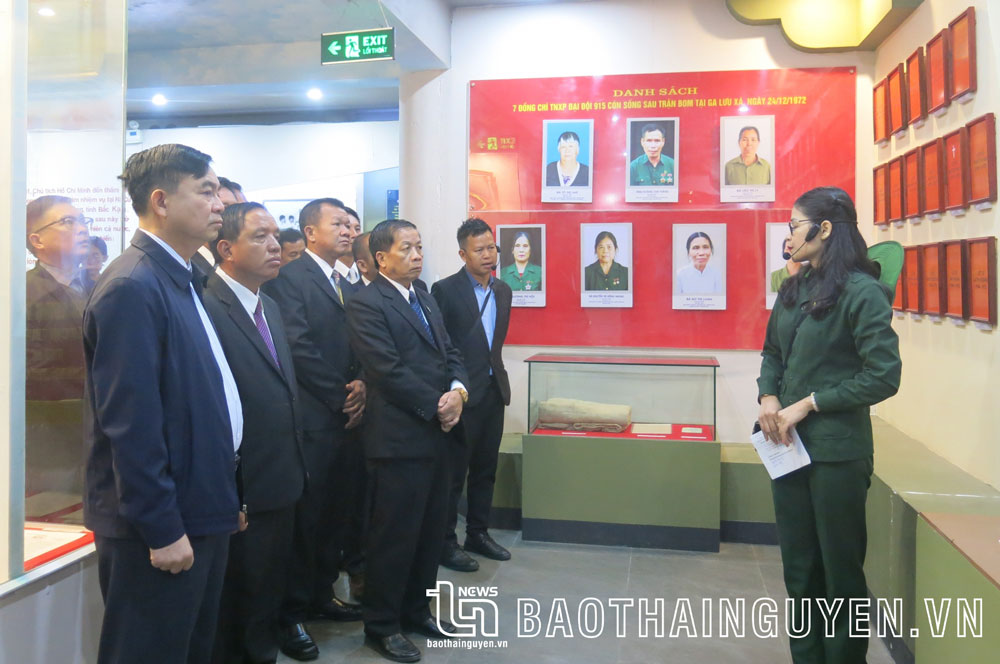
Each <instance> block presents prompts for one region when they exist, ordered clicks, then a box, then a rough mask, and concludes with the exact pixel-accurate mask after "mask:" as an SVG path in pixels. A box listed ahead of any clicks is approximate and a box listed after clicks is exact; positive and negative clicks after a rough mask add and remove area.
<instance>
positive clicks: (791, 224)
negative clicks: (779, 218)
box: [788, 217, 816, 233]
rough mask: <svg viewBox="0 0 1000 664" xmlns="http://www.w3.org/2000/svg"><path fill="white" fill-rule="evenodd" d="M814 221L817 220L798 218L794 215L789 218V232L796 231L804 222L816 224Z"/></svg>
mask: <svg viewBox="0 0 1000 664" xmlns="http://www.w3.org/2000/svg"><path fill="white" fill-rule="evenodd" d="M814 223H816V222H815V221H813V220H812V219H796V218H795V217H792V218H791V219H789V220H788V232H789V233H795V229H796V228H798V227H799V226H801V225H802V224H814Z"/></svg>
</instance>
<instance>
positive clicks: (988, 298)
mask: <svg viewBox="0 0 1000 664" xmlns="http://www.w3.org/2000/svg"><path fill="white" fill-rule="evenodd" d="M966 246H967V247H968V262H967V263H966V273H965V275H966V277H967V279H968V282H969V320H973V321H976V322H979V323H985V324H987V325H990V326H993V327H996V324H997V239H996V237H981V238H976V239H974V240H966Z"/></svg>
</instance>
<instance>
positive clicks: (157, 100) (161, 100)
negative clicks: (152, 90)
mask: <svg viewBox="0 0 1000 664" xmlns="http://www.w3.org/2000/svg"><path fill="white" fill-rule="evenodd" d="M152 101H153V103H154V104H156V105H157V106H166V105H167V98H166V97H164V96H163V95H161V94H160V93H156V94H155V95H153V100H152Z"/></svg>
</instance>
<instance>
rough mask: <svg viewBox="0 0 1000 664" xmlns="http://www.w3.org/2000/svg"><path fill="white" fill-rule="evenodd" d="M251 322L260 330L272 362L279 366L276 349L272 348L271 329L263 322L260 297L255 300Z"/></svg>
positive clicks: (262, 307) (262, 304)
mask: <svg viewBox="0 0 1000 664" xmlns="http://www.w3.org/2000/svg"><path fill="white" fill-rule="evenodd" d="M253 322H254V323H256V324H257V331H258V332H260V336H261V337H263V339H264V345H265V346H267V349H268V350H269V351H271V357H272V358H274V363H275V364H277V365H278V367H279V368H280V367H281V362H279V361H278V351H276V350H274V341H273V340H272V339H271V331H270V330H268V329H267V323H266V322H264V303H263V302H261V300H260V299H258V300H257V308H256V309H254V310H253Z"/></svg>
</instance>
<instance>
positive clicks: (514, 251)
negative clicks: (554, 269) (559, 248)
mask: <svg viewBox="0 0 1000 664" xmlns="http://www.w3.org/2000/svg"><path fill="white" fill-rule="evenodd" d="M497 235H498V239H499V244H500V247H499V252H498V256H499V259H500V263H499V266H498V268H497V278H499V279H500V280H501V281H503V282H504V283H506V284H507V285H508V286H510V289H511V290H512V291H514V301H513V303H512V306H515V307H541V306H545V298H544V292H545V268H544V266H545V262H544V252H545V226H541V225H537V226H525V225H516V226H497ZM536 295H538V296H540V297H536Z"/></svg>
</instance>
